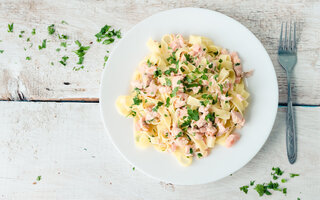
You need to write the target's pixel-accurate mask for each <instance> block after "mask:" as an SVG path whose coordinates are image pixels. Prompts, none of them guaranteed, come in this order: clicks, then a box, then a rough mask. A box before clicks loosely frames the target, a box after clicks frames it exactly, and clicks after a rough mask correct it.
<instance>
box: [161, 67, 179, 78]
mask: <svg viewBox="0 0 320 200" xmlns="http://www.w3.org/2000/svg"><path fill="white" fill-rule="evenodd" d="M171 72H173V73H177V72H178V70H177V69H176V68H172V67H170V68H169V69H168V70H166V71H164V74H165V75H167V76H169V75H170V74H171Z"/></svg>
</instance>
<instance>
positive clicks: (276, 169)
mask: <svg viewBox="0 0 320 200" xmlns="http://www.w3.org/2000/svg"><path fill="white" fill-rule="evenodd" d="M272 171H274V173H271V175H272V176H273V180H277V179H278V176H281V175H282V174H283V172H284V171H281V169H280V168H279V167H272ZM276 175H277V176H276Z"/></svg>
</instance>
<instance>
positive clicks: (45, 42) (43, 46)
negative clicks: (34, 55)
mask: <svg viewBox="0 0 320 200" xmlns="http://www.w3.org/2000/svg"><path fill="white" fill-rule="evenodd" d="M46 47H47V39H44V40H43V41H42V44H41V45H39V46H38V48H39V50H41V49H45V48H46Z"/></svg>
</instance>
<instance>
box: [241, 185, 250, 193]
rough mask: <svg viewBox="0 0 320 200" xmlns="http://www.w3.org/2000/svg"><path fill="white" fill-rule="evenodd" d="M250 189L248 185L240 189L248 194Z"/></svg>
mask: <svg viewBox="0 0 320 200" xmlns="http://www.w3.org/2000/svg"><path fill="white" fill-rule="evenodd" d="M248 188H249V186H247V185H244V186H242V187H240V191H243V192H244V193H246V194H247V193H248Z"/></svg>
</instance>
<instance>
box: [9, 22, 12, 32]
mask: <svg viewBox="0 0 320 200" xmlns="http://www.w3.org/2000/svg"><path fill="white" fill-rule="evenodd" d="M8 32H9V33H12V32H13V23H11V24H8Z"/></svg>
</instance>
